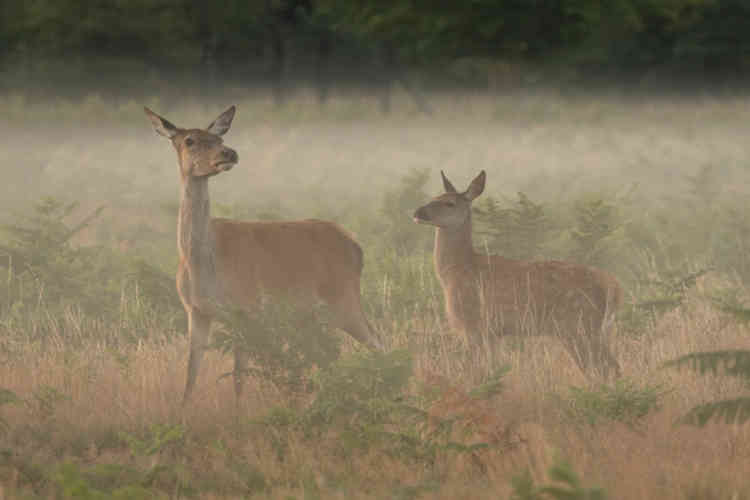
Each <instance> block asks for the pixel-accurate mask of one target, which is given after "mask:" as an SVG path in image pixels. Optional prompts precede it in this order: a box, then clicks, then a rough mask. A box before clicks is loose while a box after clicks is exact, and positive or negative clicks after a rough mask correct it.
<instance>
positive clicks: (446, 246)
mask: <svg viewBox="0 0 750 500" xmlns="http://www.w3.org/2000/svg"><path fill="white" fill-rule="evenodd" d="M435 271H436V272H437V275H438V276H439V277H440V279H441V280H443V281H445V280H450V279H451V278H453V277H459V278H460V277H461V276H464V277H465V276H466V273H471V272H473V271H474V247H473V245H472V242H471V215H469V217H468V218H467V219H466V222H465V223H464V224H462V225H461V226H459V227H455V228H448V227H438V228H437V230H436V231H435Z"/></svg>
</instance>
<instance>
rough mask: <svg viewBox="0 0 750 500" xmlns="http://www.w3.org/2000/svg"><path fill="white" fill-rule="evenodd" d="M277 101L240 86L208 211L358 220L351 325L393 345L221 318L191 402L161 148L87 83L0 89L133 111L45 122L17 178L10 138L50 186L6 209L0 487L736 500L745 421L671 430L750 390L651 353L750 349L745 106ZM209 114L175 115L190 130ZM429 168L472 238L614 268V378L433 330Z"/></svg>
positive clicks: (275, 319) (16, 104) (513, 344)
mask: <svg viewBox="0 0 750 500" xmlns="http://www.w3.org/2000/svg"><path fill="white" fill-rule="evenodd" d="M154 104H157V105H156V106H154V107H156V108H158V107H159V106H158V103H149V105H154ZM243 104H244V106H243ZM267 104H268V103H265V102H264V101H262V100H254V99H251V98H248V97H245V101H241V102H240V114H239V115H238V120H239V121H238V124H241V123H242V121H241V120H242V118H241V117H242V116H243V114H242V113H246V115H245V116H247V122H246V125H245V126H244V128H243V127H242V126H240V127H239V128H238V129H236V130H233V131H232V133H231V134H230V135H229V136H228V137H227V138H226V140H227V143H228V144H229V145H232V146H236V145H237V144H239V145H240V147H238V150H239V152H240V157H241V163H240V166H239V167H238V169H239V171H238V172H235V171H232V172H230V173H228V174H225V176H226V179H222V178H221V176H219V177H217V178H216V179H215V180H214V181H213V182H214V184H213V187H214V191H213V199H214V203H215V212H216V213H221V214H222V215H226V216H237V217H248V218H265V219H273V218H290V217H297V216H318V217H325V218H330V219H335V220H337V221H338V222H339V223H341V224H342V225H344V226H345V227H347V228H349V229H351V230H352V231H354V232H355V233H356V234H357V238H358V240H359V241H360V242H361V244H362V246H363V248H364V250H365V272H364V278H363V283H362V292H363V297H364V306H365V310H366V314H367V316H368V318H369V319H370V322H371V323H372V324H373V327H374V328H375V329H376V330H377V331H378V333H379V334H380V335H381V337H382V338H384V340H385V343H386V345H387V347H388V352H387V353H385V354H381V355H374V354H367V353H364V352H363V351H362V350H361V348H360V347H359V346H358V345H356V344H355V343H354V342H353V341H352V340H350V339H348V338H346V337H345V336H343V335H341V334H340V332H334V331H331V329H329V328H328V327H327V325H326V323H325V318H324V316H319V315H318V316H316V319H315V320H314V321H313V320H311V319H310V317H303V318H299V317H297V316H295V314H296V313H295V312H293V311H286V310H285V306H284V305H283V304H277V305H271V306H270V307H269V308H268V310H266V311H265V313H263V314H261V315H260V316H258V317H251V318H238V319H236V321H234V320H232V319H231V318H225V321H224V322H223V324H222V325H218V326H217V328H216V329H215V347H216V349H215V350H212V351H211V352H209V353H208V354H207V359H206V362H205V367H204V368H203V371H202V373H201V375H200V378H199V383H198V386H197V389H196V392H195V397H194V402H193V403H192V404H191V405H189V406H188V407H186V408H185V409H184V410H183V409H182V408H181V406H180V404H179V399H180V395H181V393H182V389H183V385H184V374H185V368H186V367H185V364H186V361H187V356H186V352H187V343H186V339H185V336H184V332H185V327H186V325H185V319H184V313H183V312H182V311H181V306H180V304H179V301H178V300H177V297H176V292H175V291H174V285H173V280H172V277H171V274H172V273H173V271H174V267H175V260H174V259H175V258H174V253H175V249H174V242H173V238H172V235H173V234H174V228H173V225H174V208H175V201H176V194H175V193H176V184H177V179H176V175H177V173H176V168H174V164H173V162H174V158H172V157H171V156H167V154H162V153H157V152H156V151H157V150H156V149H153V148H152V147H151V146H148V145H147V144H149V139H151V137H150V136H148V135H147V134H146V132H147V131H148V124H147V123H145V122H144V120H141V118H140V115H139V113H140V110H136V109H135V107H134V106H135V104H132V106H131V105H130V104H123V105H122V107H121V108H120V109H119V110H116V111H113V110H109V111H107V113H108V116H104V117H102V115H101V112H102V110H103V109H105V108H107V104H106V103H104V102H97V101H96V100H95V99H92V100H91V101H90V102H88V103H87V104H86V106H84V107H83V108H80V107H75V106H72V105H68V104H66V103H58V105H57V107H55V108H54V110H53V112H52V115H50V114H48V113H49V112H44V111H42V110H41V108H39V107H37V106H36V105H35V104H31V103H27V102H23V100H19V99H16V100H13V99H6V100H5V101H4V102H2V103H0V107H4V109H6V110H8V111H9V113H8V114H6V115H4V116H7V117H10V118H9V119H13V120H18V121H19V123H27V124H31V123H34V121H35V120H46V121H48V122H49V121H54V120H56V119H57V118H59V117H67V118H70V117H73V118H74V120H75V121H76V122H77V123H83V122H85V121H86V120H91V121H95V122H97V123H109V121H108V120H110V119H115V118H116V119H117V120H118V121H122V122H123V123H127V127H126V128H125V127H122V124H121V125H119V126H117V127H113V129H112V132H111V133H102V132H101V131H99V132H94V131H92V130H91V129H90V128H89V129H87V130H85V132H84V129H83V128H82V129H80V132H81V134H82V135H81V136H80V137H79V136H78V135H76V134H73V133H69V134H63V135H61V136H58V137H57V138H54V137H53V138H52V139H51V141H50V142H49V143H48V144H46V145H45V146H44V147H42V148H41V149H40V150H39V151H36V152H33V151H32V152H30V153H28V154H30V155H31V156H30V158H31V159H30V160H29V159H28V158H27V157H26V156H23V159H24V160H26V161H31V162H41V163H43V164H44V168H42V169H41V170H39V171H31V172H30V173H29V174H28V175H29V179H26V178H24V176H23V175H20V174H18V173H17V172H16V171H15V170H13V167H14V160H19V161H20V160H21V159H22V157H21V156H19V155H21V154H22V153H23V155H26V153H25V152H22V151H21V148H18V147H17V146H16V145H15V144H14V143H12V142H10V143H8V144H7V145H5V146H3V147H4V148H5V149H6V150H7V155H6V158H7V159H8V160H6V162H5V163H3V164H2V167H1V168H2V169H3V172H6V171H7V172H8V179H9V180H10V182H11V183H13V184H14V185H15V186H16V187H17V188H18V187H19V186H26V187H28V190H27V191H25V192H24V195H25V196H29V197H31V196H32V195H34V197H36V196H35V195H36V194H41V192H45V193H46V194H53V195H55V196H54V197H52V198H47V199H44V198H41V200H42V201H40V202H36V203H30V202H28V201H22V200H20V198H21V197H20V196H18V195H14V196H10V197H7V198H3V200H4V201H2V202H0V203H2V204H4V208H13V209H14V210H13V212H11V211H8V212H6V213H5V216H4V220H3V221H2V222H3V223H4V224H6V226H7V227H6V228H5V229H4V232H3V233H2V237H0V498H2V497H8V498H22V497H23V498H37V497H49V496H57V497H60V498H82V497H83V498H89V497H90V498H108V497H122V498H126V497H127V498H154V497H179V498H182V497H199V498H234V497H238V496H244V497H252V498H456V497H471V498H488V499H489V498H493V499H494V498H558V497H559V498H562V497H566V498H599V497H600V496H598V495H603V494H604V492H606V493H607V494H608V497H610V498H633V499H643V498H660V499H661V498H665V499H671V498H674V499H678V498H748V497H750V483H749V482H748V481H747V479H746V474H745V472H746V470H747V468H748V466H750V460H749V459H748V457H750V455H749V454H748V450H749V449H750V448H749V446H750V440H749V439H748V437H749V436H748V432H747V431H748V428H747V425H736V424H734V425H729V426H727V425H721V424H718V423H709V424H708V425H707V426H706V427H705V428H702V429H697V428H694V427H690V426H684V425H680V424H679V419H680V418H681V417H682V416H684V415H685V414H687V413H688V412H689V411H690V409H691V408H693V407H694V406H696V405H700V404H701V403H706V402H709V401H714V400H717V399H731V398H734V397H741V396H743V395H746V389H747V387H746V384H745V383H744V381H743V380H742V379H741V378H739V379H736V380H735V379H728V378H726V377H723V376H722V375H721V373H718V374H708V375H707V376H700V375H699V374H695V373H692V372H690V371H677V370H669V369H664V364H665V363H666V362H668V361H669V360H672V359H676V358H679V357H680V356H684V355H688V354H689V353H691V352H696V351H709V350H717V349H727V350H728V349H742V348H745V349H746V348H747V330H746V326H745V324H744V322H743V321H742V318H741V317H738V315H737V314H733V313H732V312H731V311H737V310H743V308H744V309H746V302H745V301H746V300H748V297H747V293H746V289H747V286H748V279H750V275H748V274H747V270H748V269H750V260H748V259H749V257H748V253H747V252H746V248H747V246H748V244H750V240H748V235H750V225H749V224H748V223H747V222H746V220H745V218H743V217H742V214H743V213H744V212H745V207H746V204H745V202H744V197H746V195H747V192H746V190H745V187H744V183H745V181H746V170H745V163H744V157H745V153H747V147H746V146H745V144H746V141H744V139H742V134H741V133H740V131H742V130H744V129H745V128H747V125H746V123H750V122H747V120H746V118H747V116H746V115H747V114H748V113H747V110H746V106H744V105H742V103H737V102H734V101H728V102H709V101H707V100H699V101H697V102H695V103H678V102H670V101H653V102H651V103H637V104H632V103H626V102H624V101H618V100H617V99H614V100H604V99H596V98H591V99H587V100H575V101H571V100H566V99H563V98H559V97H551V96H523V97H522V98H519V99H518V100H517V102H511V101H509V100H506V99H497V100H489V99H485V98H483V97H476V98H468V97H456V98H450V99H448V98H445V99H444V100H441V101H439V102H438V103H437V104H438V112H439V113H443V114H445V115H449V114H450V113H454V114H455V116H457V117H458V118H456V120H455V121H454V122H453V123H448V121H446V122H445V123H443V122H435V123H429V122H427V121H425V120H424V119H423V118H421V117H411V116H410V115H409V111H408V109H406V110H404V109H401V110H397V112H396V115H395V117H390V118H383V117H379V118H375V119H373V120H372V121H366V120H364V119H360V118H358V116H360V115H359V114H358V113H361V116H362V117H367V118H369V114H370V112H371V111H372V110H370V109H369V108H368V106H369V104H368V103H367V102H365V100H363V101H362V102H355V103H351V102H346V101H344V100H334V103H333V105H332V106H333V107H334V109H333V110H332V115H333V116H328V115H326V114H324V113H321V112H320V111H319V110H317V108H314V107H312V106H311V104H310V103H307V102H306V101H304V99H302V100H300V101H299V102H298V103H297V104H299V107H300V109H301V110H302V111H301V113H299V116H297V117H292V116H291V114H292V112H291V111H289V110H287V111H282V112H281V115H279V114H277V113H276V112H273V111H271V110H270V108H266V105H267ZM348 106H351V107H348ZM206 107H208V104H207V103H195V104H193V105H188V106H185V107H182V108H179V109H175V110H174V111H173V114H174V115H177V116H176V117H174V116H172V114H169V113H167V114H168V115H169V116H170V119H172V118H174V119H175V121H176V122H178V123H180V124H185V125H192V124H194V123H193V122H195V121H198V122H199V123H200V119H202V118H203V117H204V116H210V115H213V113H205V114H204V113H203V111H204V108H206ZM131 108H132V109H131ZM136 111H137V112H136ZM344 111H346V112H347V113H349V114H350V116H348V117H347V118H346V120H344V119H343V118H341V117H340V116H338V115H337V113H341V114H346V113H344ZM459 111H460V114H458V112H459ZM285 113H288V114H289V115H290V116H287V115H286V114H285ZM56 117H57V118H56ZM695 117H698V118H699V119H700V120H711V123H712V124H715V126H714V127H713V128H716V129H717V130H719V131H720V132H726V133H725V134H723V133H720V132H717V131H716V130H713V128H712V127H709V126H708V125H706V124H701V122H700V120H699V119H696V118H695ZM570 120H573V121H576V122H577V125H576V127H570V125H569V123H570ZM248 122H249V123H248ZM403 123H406V124H408V125H409V127H402V126H401V125H402V124H403ZM7 125H8V121H6V122H5V126H6V127H7ZM131 128H133V129H137V130H140V129H143V131H144V132H143V134H142V135H140V132H131V131H130V130H131ZM19 130H20V132H19ZM24 130H27V129H25V128H23V127H18V128H16V129H14V131H13V132H12V133H23V131H24ZM9 133H10V132H9ZM58 133H59V132H58ZM129 134H133V135H129ZM92 137H96V139H97V140H96V141H94V142H92ZM233 142H234V144H233ZM157 145H158V146H159V148H160V149H159V151H161V150H162V146H163V144H158V143H157ZM364 152H366V153H367V154H363V153H364ZM303 155H304V157H303ZM608 162H610V163H609V164H608ZM511 165H523V166H524V167H525V168H528V169H529V171H526V172H519V171H518V170H513V169H511V168H510V167H511ZM706 165H712V166H711V167H710V168H709V167H707V166H706ZM438 167H440V168H444V169H445V170H446V171H448V172H449V173H451V174H452V173H453V172H454V171H457V172H456V173H455V174H454V175H456V176H459V177H460V176H462V175H465V176H466V177H469V176H470V175H472V174H475V173H476V171H478V170H479V169H480V168H486V169H487V170H488V189H487V191H488V193H487V195H485V196H486V197H487V199H486V200H484V202H483V203H482V204H480V205H479V206H478V211H477V214H476V226H477V227H476V234H475V245H476V246H477V248H478V249H480V250H482V251H492V252H499V253H503V254H504V255H507V256H513V257H534V258H562V259H570V260H575V261H577V262H582V263H587V264H592V265H597V266H601V267H604V268H607V269H609V270H611V271H613V272H614V273H615V274H616V275H617V276H618V278H619V279H620V280H621V281H622V282H623V284H624V285H625V286H624V288H625V289H626V292H627V305H626V307H625V308H624V310H623V311H622V312H621V314H620V316H619V318H618V331H617V333H616V334H615V335H613V336H612V346H613V351H614V352H615V355H616V357H617V358H618V360H619V362H620V364H621V366H622V369H623V372H624V376H625V378H624V379H623V380H620V381H617V382H615V383H613V384H610V385H607V384H603V383H602V381H600V380H590V379H587V378H586V377H585V376H584V375H583V374H582V373H580V371H579V370H578V369H577V367H576V365H575V363H574V362H573V360H572V359H570V357H569V355H568V354H567V352H566V351H565V350H564V349H563V348H562V347H561V346H560V345H559V344H558V342H557V341H556V340H555V339H553V338H538V337H521V338H508V339H503V340H502V341H501V342H499V343H498V344H497V345H496V346H495V347H494V348H493V349H492V350H489V351H486V352H482V353H471V352H469V351H467V350H466V349H465V347H464V346H463V344H462V342H461V340H460V339H459V338H457V337H456V336H455V335H454V334H453V332H451V331H450V330H449V329H448V328H447V327H446V325H445V321H444V316H443V309H442V307H443V304H442V300H443V299H442V293H441V290H440V287H439V284H438V283H437V281H436V278H435V275H434V271H433V267H432V261H431V257H432V256H431V245H432V244H431V242H432V232H431V231H429V230H428V229H426V228H424V227H421V226H417V225H415V224H413V223H412V222H411V220H410V215H411V213H412V212H413V210H414V208H416V207H417V206H419V205H420V204H422V203H423V202H424V200H425V198H427V197H429V196H430V195H433V194H437V189H438V175H437V170H438ZM488 167H489V168H488ZM243 168H245V169H246V172H245V173H244V174H243V173H242V169H243ZM362 172H377V175H375V176H373V177H372V178H367V179H364V178H363V174H362ZM230 175H231V176H234V178H232V179H231V180H230V178H229V176H230ZM32 176H35V177H34V178H33V179H31V177H32ZM300 180H302V181H304V182H300ZM27 181H29V182H28V184H24V183H26V182H27ZM32 181H33V182H32ZM638 183H640V185H639V184H638ZM112 185H117V186H118V190H117V193H116V194H115V193H114V191H115V190H114V188H113V187H112ZM99 188H102V189H101V190H99ZM123 188H125V191H124V193H123V192H122V189H123ZM5 189H6V190H7V191H8V192H10V191H11V189H9V188H8V187H6V188H5ZM38 199H39V198H38ZM76 201H77V202H78V204H77V205H73V204H72V203H73V202H76ZM102 204H104V205H105V207H104V209H103V210H102V211H101V212H97V211H96V210H97V208H98V207H99V206H100V205H102ZM89 214H93V215H94V217H92V218H88V217H87V216H88V215H89ZM82 222H85V224H82ZM730 299H731V300H730ZM730 303H731V305H732V307H733V309H732V310H731V311H730V310H729V309H727V307H726V306H727V304H730ZM717 304H718V307H717ZM316 314H317V313H316ZM233 321H234V322H233ZM307 323H309V324H307ZM313 323H314V325H313ZM311 325H312V326H311ZM303 326H304V327H303ZM262 335H266V337H263V336H262ZM238 347H240V348H247V349H252V350H254V352H255V353H256V356H254V357H253V365H252V367H253V368H252V370H251V373H250V374H249V375H250V376H249V381H250V384H249V385H250V387H249V388H248V389H246V391H245V395H244V396H243V400H242V401H241V404H240V405H239V408H240V409H238V408H237V407H235V404H234V397H233V391H232V384H231V382H230V380H229V379H228V378H227V377H226V375H227V374H228V373H230V372H231V370H232V368H231V360H230V359H229V356H226V355H224V353H223V351H222V348H224V350H225V351H226V350H230V349H232V348H238ZM524 495H525V496H524ZM555 495H557V496H555ZM561 495H562V496H561ZM565 495H568V496H565Z"/></svg>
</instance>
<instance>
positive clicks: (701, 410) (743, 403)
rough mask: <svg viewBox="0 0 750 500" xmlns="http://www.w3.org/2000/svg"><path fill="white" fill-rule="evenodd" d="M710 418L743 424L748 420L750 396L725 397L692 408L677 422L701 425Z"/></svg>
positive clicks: (749, 417)
mask: <svg viewBox="0 0 750 500" xmlns="http://www.w3.org/2000/svg"><path fill="white" fill-rule="evenodd" d="M710 420H721V421H723V422H724V423H727V424H734V423H736V424H743V423H745V422H747V421H748V420H750V397H743V398H736V399H725V400H722V401H715V402H712V403H705V404H702V405H698V406H696V407H695V408H692V409H691V410H690V411H689V412H688V413H687V414H686V415H685V416H683V417H681V418H680V420H679V422H681V423H686V424H690V425H696V426H698V427H703V426H704V425H706V424H707V423H708V422H709V421H710Z"/></svg>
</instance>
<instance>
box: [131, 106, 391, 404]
mask: <svg viewBox="0 0 750 500" xmlns="http://www.w3.org/2000/svg"><path fill="white" fill-rule="evenodd" d="M144 109H145V111H146V115H147V116H148V117H149V118H150V120H151V122H152V124H153V126H154V129H155V130H156V132H158V133H159V134H161V135H163V136H164V137H166V138H168V139H170V140H171V141H172V145H173V146H174V148H175V150H176V151H177V159H178V163H179V166H180V178H181V181H182V187H181V199H180V209H179V215H178V219H177V249H178V252H179V267H178V270H177V293H178V294H179V295H180V299H181V300H182V304H183V306H184V307H185V311H186V312H187V315H188V325H189V326H188V329H189V334H190V357H189V359H188V367H187V381H186V383H185V392H184V396H183V404H185V403H186V402H187V401H188V400H189V398H190V395H191V392H192V390H193V387H194V385H195V381H196V378H197V376H198V371H199V368H200V363H201V358H202V357H203V352H204V351H205V349H206V347H207V344H208V336H209V329H210V326H211V321H212V318H213V317H214V316H215V314H216V313H217V312H218V309H217V308H218V307H221V306H231V307H239V308H242V309H246V310H251V309H252V308H254V307H257V306H258V304H259V302H260V300H261V299H262V298H263V297H271V298H273V297H274V296H276V297H279V298H281V297H282V296H284V297H286V296H287V295H289V294H292V295H293V296H294V297H296V298H297V299H299V301H300V302H302V303H305V302H314V301H321V302H323V303H325V304H326V305H327V306H328V308H329V310H330V312H331V321H332V324H333V325H335V326H337V327H339V328H341V329H342V330H344V331H346V332H347V333H349V334H350V335H351V336H352V337H354V338H355V339H356V340H358V341H359V342H362V343H364V344H366V345H367V346H368V347H370V348H380V347H381V346H380V343H379V341H378V339H377V337H376V336H375V335H373V333H372V331H371V329H370V327H369V325H368V323H367V320H366V319H365V316H364V314H363V313H362V307H361V305H360V285H359V283H360V276H361V273H362V265H363V259H362V249H361V248H360V246H359V244H358V243H357V242H356V241H355V240H354V239H353V238H352V236H350V235H349V234H347V233H346V232H345V231H344V230H343V229H342V228H340V227H339V226H338V225H336V224H334V223H332V222H325V221H320V220H312V219H310V220H300V221H289V222H241V221H235V220H229V219H222V218H211V214H210V201H209V195H208V179H209V178H210V177H212V176H214V175H216V174H220V173H222V172H226V171H229V170H231V169H232V167H234V166H235V165H236V164H237V161H238V156H237V152H236V151H235V150H233V149H231V148H228V147H227V146H225V145H224V143H223V140H222V138H221V136H223V135H224V134H226V133H227V131H228V130H229V127H230V126H231V124H232V119H233V118H234V112H235V108H234V106H232V107H230V108H229V109H227V110H226V111H224V112H223V113H222V114H221V115H219V117H218V118H217V119H216V120H215V121H214V122H213V123H211V125H209V126H208V128H206V129H205V130H203V129H196V128H191V129H184V128H179V127H176V126H175V125H173V124H172V123H171V122H169V121H168V120H166V119H164V118H162V117H161V116H159V115H157V114H156V113H154V112H153V111H151V110H150V109H148V108H144ZM240 351H241V350H240V349H237V350H235V355H234V357H235V359H234V363H235V364H234V372H233V377H234V388H235V394H236V396H237V401H239V398H240V396H241V394H242V383H243V374H244V373H245V372H246V366H247V363H248V360H249V357H248V355H247V354H246V353H243V352H240Z"/></svg>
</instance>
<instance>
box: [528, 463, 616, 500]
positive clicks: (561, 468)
mask: <svg viewBox="0 0 750 500" xmlns="http://www.w3.org/2000/svg"><path fill="white" fill-rule="evenodd" d="M548 473H549V477H550V479H551V480H552V481H553V484H550V485H547V486H544V487H543V488H541V489H540V493H542V494H543V495H546V496H548V497H549V498H553V499H555V500H573V499H574V500H604V499H605V498H607V495H606V493H605V492H604V490H603V489H601V488H586V487H584V486H583V484H581V479H580V478H579V477H578V474H576V472H575V471H574V470H573V468H572V467H571V465H570V464H569V463H568V462H566V461H564V460H560V461H558V463H556V464H555V465H553V466H552V467H550V469H549V471H548ZM554 483H557V484H554Z"/></svg>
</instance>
